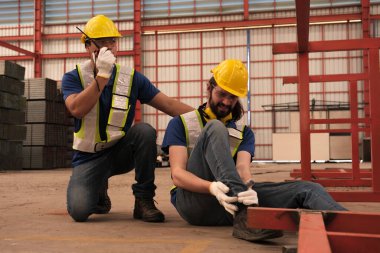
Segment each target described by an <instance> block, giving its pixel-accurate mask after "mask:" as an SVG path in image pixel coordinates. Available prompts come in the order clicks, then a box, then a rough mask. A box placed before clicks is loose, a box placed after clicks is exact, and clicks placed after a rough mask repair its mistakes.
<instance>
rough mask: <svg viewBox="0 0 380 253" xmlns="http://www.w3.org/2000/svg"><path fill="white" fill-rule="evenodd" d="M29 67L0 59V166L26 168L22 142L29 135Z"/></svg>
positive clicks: (12, 168)
mask: <svg viewBox="0 0 380 253" xmlns="http://www.w3.org/2000/svg"><path fill="white" fill-rule="evenodd" d="M24 75H25V68H24V67H22V66H20V65H18V64H16V63H13V62H10V61H0V170H19V169H22V142H23V140H24V139H25V136H26V127H25V125H24V124H25V98H24V97H23V94H24V83H23V82H22V80H24Z"/></svg>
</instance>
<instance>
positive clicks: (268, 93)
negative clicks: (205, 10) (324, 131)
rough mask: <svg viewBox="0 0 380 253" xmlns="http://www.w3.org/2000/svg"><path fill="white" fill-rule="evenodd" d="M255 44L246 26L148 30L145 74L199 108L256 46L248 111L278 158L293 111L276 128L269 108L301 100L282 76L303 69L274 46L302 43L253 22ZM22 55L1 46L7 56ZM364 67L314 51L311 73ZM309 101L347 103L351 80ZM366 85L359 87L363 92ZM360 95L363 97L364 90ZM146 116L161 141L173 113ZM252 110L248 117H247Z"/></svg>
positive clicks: (260, 148) (70, 44) (71, 28)
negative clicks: (224, 68)
mask: <svg viewBox="0 0 380 253" xmlns="http://www.w3.org/2000/svg"><path fill="white" fill-rule="evenodd" d="M357 12H358V7H347V8H339V9H317V10H312V15H331V14H335V13H357ZM371 13H372V14H378V13H380V8H379V6H373V7H371ZM254 15H255V18H256V19H257V18H274V17H293V16H294V15H295V14H294V11H283V12H276V13H273V12H264V13H255V14H254ZM240 19H241V16H239V15H233V16H226V17H221V16H210V17H197V18H196V21H197V22H200V21H202V22H220V21H222V20H223V21H227V20H240ZM194 20H195V19H194V18H191V19H184V18H180V19H171V20H170V24H175V23H191V22H193V21H194ZM168 23H169V21H168V20H167V19H157V20H148V21H144V25H167V24H168ZM76 26H80V27H83V24H68V25H49V26H46V27H44V31H43V32H44V34H57V33H69V32H77V31H76V28H75V27H76ZM118 26H119V28H120V29H132V27H133V23H132V22H127V21H124V22H118ZM0 29H1V31H2V33H3V36H7V35H32V34H33V33H34V29H33V27H30V26H22V25H21V26H20V27H15V26H11V27H7V28H4V27H1V28H0ZM378 31H379V23H378V22H374V24H373V32H372V33H373V34H375V36H378V33H379V32H378ZM248 32H249V35H250V45H249V47H247V29H230V30H228V29H225V30H222V29H220V30H217V31H195V32H181V33H153V34H149V33H146V34H143V35H142V72H143V73H144V74H145V75H146V76H147V77H148V78H149V79H150V80H151V81H152V82H153V83H154V84H155V85H156V86H157V87H158V88H159V89H160V90H161V91H163V92H164V93H165V94H167V95H169V96H173V97H176V98H178V99H180V100H181V101H183V102H185V103H188V104H190V105H192V106H194V107H197V106H198V105H199V104H201V103H202V102H205V99H206V92H205V85H206V82H207V81H208V79H209V78H210V77H211V73H210V69H211V68H213V67H214V66H216V65H217V64H218V63H219V62H220V61H222V60H224V59H226V58H236V59H241V60H242V61H244V62H245V63H247V62H246V61H247V50H248V49H249V50H250V81H251V87H250V88H251V107H250V108H247V99H243V100H242V102H243V105H244V106H245V107H246V110H247V109H249V111H251V122H248V123H250V124H251V126H252V128H253V130H254V132H255V133H256V143H257V145H256V159H271V157H272V147H271V143H272V133H273V132H274V131H276V132H287V131H289V125H290V122H289V113H287V112H280V113H276V115H275V121H276V128H275V129H273V127H274V126H273V114H272V112H270V111H265V110H264V108H263V107H262V106H263V105H268V104H277V103H286V102H296V101H297V85H295V84H289V85H283V84H282V77H283V76H294V75H297V68H296V55H294V54H287V55H273V54H272V45H273V43H279V42H295V41H296V28H295V27H294V26H273V27H266V28H250V29H248ZM361 34H362V30H361V23H341V24H323V25H322V24H315V25H312V26H311V29H310V40H311V41H319V40H335V39H354V38H361ZM9 43H11V44H14V45H16V46H20V47H22V48H24V49H26V50H29V51H33V43H31V42H28V41H21V42H9ZM119 48H120V49H121V50H132V49H133V38H132V37H131V36H129V37H124V38H122V39H121V40H120V43H119ZM67 52H70V53H74V52H85V50H84V46H83V44H81V43H79V41H78V39H72V38H67V39H61V40H44V41H43V53H52V54H53V53H59V54H62V53H67ZM17 54H18V53H16V52H14V51H11V50H9V49H6V48H3V47H0V55H1V56H12V55H17ZM118 62H119V63H121V64H127V65H133V57H132V56H121V57H118ZM17 63H18V64H21V65H23V66H25V67H26V74H25V76H26V78H33V69H34V66H33V62H32V61H28V60H25V61H18V62H17ZM76 63H78V59H71V58H66V59H65V58H63V59H45V60H44V61H43V66H42V75H43V77H47V78H51V79H54V80H57V81H60V80H61V77H62V75H63V73H64V72H66V71H69V70H71V69H73V68H74V67H75V64H76ZM361 71H362V52H360V51H350V52H326V53H312V54H310V73H311V74H312V75H324V74H341V73H359V72H361ZM310 91H311V94H310V99H312V98H315V99H316V100H328V101H343V102H348V92H347V84H346V83H344V82H342V83H334V84H328V83H313V84H311V87H310ZM361 91H362V88H360V92H361ZM359 99H360V101H361V100H362V96H360V95H359ZM142 109H143V121H145V122H148V123H150V124H152V126H154V127H155V128H156V129H157V130H158V143H160V142H161V140H162V138H163V133H164V131H165V128H166V125H167V123H168V121H169V120H170V117H169V116H166V115H164V114H162V113H161V112H158V111H156V110H154V109H152V108H151V107H148V106H143V107H142ZM246 119H247V115H246V116H245V121H246Z"/></svg>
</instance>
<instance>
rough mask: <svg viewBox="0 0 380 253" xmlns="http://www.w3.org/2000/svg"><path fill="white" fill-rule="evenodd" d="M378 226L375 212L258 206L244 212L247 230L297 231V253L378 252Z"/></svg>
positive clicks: (379, 220)
mask: <svg viewBox="0 0 380 253" xmlns="http://www.w3.org/2000/svg"><path fill="white" fill-rule="evenodd" d="M379 224H380V214H376V213H364V212H346V211H310V210H296V209H285V208H262V207H249V208H248V213H247V225H248V227H250V228H265V229H276V230H287V231H298V247H297V252H298V253H305V252H308V253H330V252H334V253H340V252H342V253H343V252H344V253H345V252H365V253H377V252H380V226H379ZM283 252H284V251H283ZM285 252H286V251H285Z"/></svg>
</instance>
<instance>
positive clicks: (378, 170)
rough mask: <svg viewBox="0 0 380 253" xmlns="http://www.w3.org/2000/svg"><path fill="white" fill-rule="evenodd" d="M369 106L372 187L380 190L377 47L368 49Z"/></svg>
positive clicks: (379, 93)
mask: <svg viewBox="0 0 380 253" xmlns="http://www.w3.org/2000/svg"><path fill="white" fill-rule="evenodd" d="M369 60H370V61H369V102H370V105H369V108H370V120H371V123H370V124H371V125H370V126H371V132H370V133H371V162H372V189H373V192H374V193H379V192H380V158H379V153H380V109H379V108H380V100H379V96H380V85H379V80H380V72H379V49H378V48H371V49H370V50H369Z"/></svg>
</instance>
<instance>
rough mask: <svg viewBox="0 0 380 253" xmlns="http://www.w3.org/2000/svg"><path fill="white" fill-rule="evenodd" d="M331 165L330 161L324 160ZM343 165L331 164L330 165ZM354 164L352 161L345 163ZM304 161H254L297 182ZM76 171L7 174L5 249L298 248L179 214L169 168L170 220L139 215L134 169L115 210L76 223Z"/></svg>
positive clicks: (362, 207) (118, 192) (364, 206)
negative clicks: (194, 222)
mask: <svg viewBox="0 0 380 253" xmlns="http://www.w3.org/2000/svg"><path fill="white" fill-rule="evenodd" d="M316 166H319V167H326V165H325V164H319V165H316ZM333 166H338V167H342V164H339V165H338V164H329V165H328V167H333ZM344 166H346V167H350V164H346V165H344ZM299 167H300V166H299V164H254V166H253V167H252V173H253V174H254V178H255V179H256V181H282V180H284V179H289V171H290V170H291V169H294V168H299ZM70 173H71V171H70V169H57V170H46V171H3V172H2V173H0V211H1V215H0V252H3V253H5V252H39V253H40V252H58V253H60V252H65V253H66V252H86V253H87V252H144V251H146V252H148V251H149V252H150V251H155V252H156V253H159V252H165V253H166V252H181V253H185V252H186V253H187V252H194V253H195V252H247V251H249V252H281V251H282V247H283V246H284V245H296V244H297V235H296V234H295V233H290V232H287V233H285V236H284V237H282V238H278V239H274V240H272V241H271V242H268V243H262V244H257V243H250V242H246V241H242V240H238V239H235V238H233V237H232V236H231V233H232V228H231V227H196V226H191V225H189V224H187V223H186V222H185V221H183V220H182V219H181V217H179V215H178V214H177V212H176V211H175V209H174V207H172V205H171V204H170V202H169V189H170V187H171V180H170V171H169V168H158V169H157V171H156V184H157V186H158V189H157V196H156V198H155V199H156V201H157V202H158V207H159V208H160V209H161V210H162V211H163V212H164V213H165V215H166V222H165V223H157V224H152V223H145V222H142V221H138V220H134V219H133V217H132V211H133V204H134V198H133V196H132V194H131V187H130V186H131V184H132V183H133V182H134V173H133V172H132V173H129V174H124V175H120V176H115V177H113V178H111V179H110V189H109V194H110V197H111V200H112V210H111V212H110V213H109V214H106V215H93V216H91V217H90V220H89V221H88V222H85V223H76V222H74V221H72V219H71V218H70V217H69V216H68V215H67V213H66V186H67V182H68V180H69V177H70ZM343 205H344V206H346V207H347V208H349V209H350V210H352V211H366V212H378V213H380V203H343Z"/></svg>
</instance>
